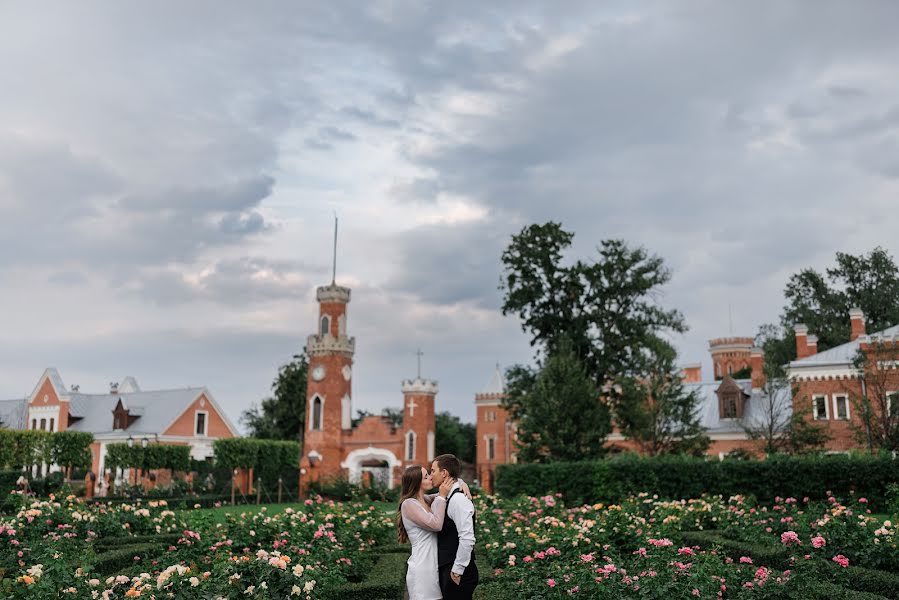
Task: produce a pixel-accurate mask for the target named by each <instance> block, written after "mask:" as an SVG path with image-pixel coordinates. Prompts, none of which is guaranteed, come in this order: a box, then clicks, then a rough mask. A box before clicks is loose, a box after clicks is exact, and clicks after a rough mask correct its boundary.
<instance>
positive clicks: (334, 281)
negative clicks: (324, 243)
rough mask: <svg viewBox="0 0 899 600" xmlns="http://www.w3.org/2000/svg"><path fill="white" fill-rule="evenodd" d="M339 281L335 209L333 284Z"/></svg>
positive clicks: (335, 216)
mask: <svg viewBox="0 0 899 600" xmlns="http://www.w3.org/2000/svg"><path fill="white" fill-rule="evenodd" d="M336 282H337V211H334V260H333V261H332V262H331V285H334V284H335V283H336Z"/></svg>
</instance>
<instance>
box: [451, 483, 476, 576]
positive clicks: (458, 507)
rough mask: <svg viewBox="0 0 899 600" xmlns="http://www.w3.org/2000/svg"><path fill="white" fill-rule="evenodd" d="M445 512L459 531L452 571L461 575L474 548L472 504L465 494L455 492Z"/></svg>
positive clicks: (455, 485) (453, 488)
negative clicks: (457, 546) (457, 547)
mask: <svg viewBox="0 0 899 600" xmlns="http://www.w3.org/2000/svg"><path fill="white" fill-rule="evenodd" d="M459 481H460V480H458V479H457V480H456V483H454V484H453V487H452V488H451V489H450V495H451V494H452V493H453V491H455V490H456V489H458V488H459ZM447 497H449V496H447ZM446 514H447V516H449V518H451V519H452V520H453V523H455V524H456V531H458V532H459V549H458V550H456V560H455V562H454V563H453V573H455V574H456V575H462V573H464V572H465V567H467V566H468V563H469V562H471V551H472V550H473V549H474V519H473V517H474V504H472V503H471V500H469V499H468V498H466V497H465V494H456V495H455V496H453V501H452V502H450V503H449V507H448V508H447V513H446Z"/></svg>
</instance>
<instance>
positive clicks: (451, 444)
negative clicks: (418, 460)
mask: <svg viewBox="0 0 899 600" xmlns="http://www.w3.org/2000/svg"><path fill="white" fill-rule="evenodd" d="M434 427H435V432H434V446H435V447H436V451H437V454H455V455H456V457H457V458H459V460H461V461H462V462H466V463H469V464H473V463H474V461H475V444H476V443H477V432H476V429H475V426H474V424H473V423H463V422H462V420H461V419H459V417H457V416H455V415H452V414H450V413H448V412H441V413H437V414H436V415H435V425H434Z"/></svg>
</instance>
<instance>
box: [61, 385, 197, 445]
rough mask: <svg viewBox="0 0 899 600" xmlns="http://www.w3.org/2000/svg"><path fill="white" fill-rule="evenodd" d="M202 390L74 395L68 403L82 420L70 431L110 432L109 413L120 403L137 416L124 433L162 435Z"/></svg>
mask: <svg viewBox="0 0 899 600" xmlns="http://www.w3.org/2000/svg"><path fill="white" fill-rule="evenodd" d="M205 391H206V389H205V388H184V389H180V390H158V391H148V392H131V393H121V394H82V393H78V392H73V393H71V394H70V398H71V400H70V404H69V406H70V410H71V414H72V416H75V417H81V419H80V420H78V421H75V422H74V423H72V425H71V426H70V427H69V429H71V430H73V431H90V432H91V433H95V434H96V433H112V432H113V429H112V411H113V409H115V407H116V404H118V403H119V400H121V401H122V405H123V406H124V407H125V408H127V409H128V412H129V413H130V414H131V415H132V416H139V417H140V418H139V419H137V420H136V421H135V422H134V424H132V425H131V426H130V427H129V428H128V429H127V430H125V431H127V432H128V433H129V434H132V435H134V434H138V435H140V434H150V435H152V434H157V433H158V434H161V433H162V432H164V431H165V430H166V429H168V427H169V426H170V425H171V423H172V422H173V420H174V419H176V418H177V417H179V416H180V415H181V413H183V412H184V411H185V410H186V409H187V407H188V406H190V405H191V404H192V403H193V401H194V400H196V399H197V398H198V397H199V396H200V394H202V393H204V392H205ZM207 397H208V394H207Z"/></svg>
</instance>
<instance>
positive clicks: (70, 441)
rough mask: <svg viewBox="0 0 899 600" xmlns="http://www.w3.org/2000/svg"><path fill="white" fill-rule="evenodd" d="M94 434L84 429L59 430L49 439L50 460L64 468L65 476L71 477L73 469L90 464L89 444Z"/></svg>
mask: <svg viewBox="0 0 899 600" xmlns="http://www.w3.org/2000/svg"><path fill="white" fill-rule="evenodd" d="M93 442H94V436H93V434H91V433H88V432H85V431H60V432H57V433H54V434H53V435H52V436H51V437H50V439H49V443H50V462H51V463H53V464H57V465H59V466H61V467H64V468H65V471H66V477H68V478H69V479H71V478H72V471H73V470H74V469H88V468H90V466H91V451H90V446H91V444H92V443H93Z"/></svg>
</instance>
